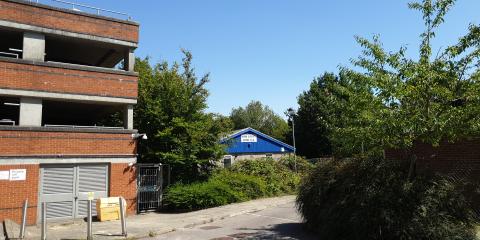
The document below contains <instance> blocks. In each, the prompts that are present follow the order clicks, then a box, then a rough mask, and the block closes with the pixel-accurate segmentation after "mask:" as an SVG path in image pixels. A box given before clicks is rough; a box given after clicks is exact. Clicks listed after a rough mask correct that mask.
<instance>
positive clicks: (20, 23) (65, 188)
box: [0, 0, 139, 224]
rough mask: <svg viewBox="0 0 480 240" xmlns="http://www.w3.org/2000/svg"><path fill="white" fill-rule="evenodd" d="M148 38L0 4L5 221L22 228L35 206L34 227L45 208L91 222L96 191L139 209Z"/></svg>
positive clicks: (121, 24) (128, 28)
mask: <svg viewBox="0 0 480 240" xmlns="http://www.w3.org/2000/svg"><path fill="white" fill-rule="evenodd" d="M138 35H139V25H138V24H137V23H135V22H133V21H131V20H121V19H117V18H112V17H106V16H101V15H98V14H96V13H91V14H90V13H85V12H84V11H83V12H82V11H77V10H68V9H64V8H58V7H53V6H50V5H44V4H41V3H37V2H36V1H33V2H31V1H21V0H0V222H1V221H3V220H5V219H12V220H14V221H16V222H20V221H21V216H22V205H23V202H24V201H25V200H26V199H28V202H29V208H28V214H27V222H28V224H36V223H38V222H39V221H40V219H39V218H40V217H39V216H40V214H39V213H40V206H41V204H42V203H43V202H46V203H47V209H48V211H47V218H48V219H49V220H65V219H75V218H81V217H84V216H85V215H86V203H87V201H86V200H87V193H89V192H94V196H95V198H100V197H107V196H123V197H124V198H125V199H126V200H127V203H128V212H129V213H133V212H135V209H136V206H135V202H136V175H135V167H134V165H133V163H135V162H136V141H137V140H136V139H135V138H136V136H138V134H137V131H136V130H134V129H133V105H134V104H136V102H137V87H138V86H137V82H138V74H137V73H135V72H134V70H133V67H134V54H133V52H134V49H135V48H137V45H138ZM112 116H123V122H122V121H118V120H117V121H114V120H115V119H118V117H117V118H115V117H112ZM120 119H122V118H120Z"/></svg>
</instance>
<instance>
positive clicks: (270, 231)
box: [229, 223, 317, 240]
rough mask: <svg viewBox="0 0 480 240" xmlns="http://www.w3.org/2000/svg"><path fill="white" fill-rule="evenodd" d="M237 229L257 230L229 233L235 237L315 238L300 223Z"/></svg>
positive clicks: (290, 239)
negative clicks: (264, 227) (241, 234)
mask: <svg viewBox="0 0 480 240" xmlns="http://www.w3.org/2000/svg"><path fill="white" fill-rule="evenodd" d="M239 230H246V231H258V232H254V233H249V234H245V235H244V236H240V234H239V235H237V234H233V235H229V237H234V238H237V239H280V240H283V239H286V240H293V239H296V240H315V239H317V238H316V237H315V236H314V235H313V234H309V233H307V232H305V230H304V229H303V224H302V223H282V224H277V225H274V226H272V227H271V228H266V229H255V228H241V229H239Z"/></svg>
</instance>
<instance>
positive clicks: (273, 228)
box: [148, 202, 315, 240]
mask: <svg viewBox="0 0 480 240" xmlns="http://www.w3.org/2000/svg"><path fill="white" fill-rule="evenodd" d="M166 239H168V240H203V239H204V240H236V239H245V240H246V239H289V240H293V239H298V240H310V239H311V240H314V239H315V237H314V236H312V235H308V234H307V233H305V232H304V231H303V229H302V225H301V219H300V216H299V215H298V213H297V212H296V210H295V206H294V203H293V202H289V203H285V204H282V205H280V206H276V207H272V208H268V209H265V210H261V211H258V212H251V213H244V214H241V215H239V216H235V217H233V218H228V219H224V220H220V221H216V222H213V223H208V224H203V225H198V226H194V227H189V228H180V229H177V230H176V231H174V232H171V233H167V234H163V235H159V236H157V237H153V238H149V239H148V240H166Z"/></svg>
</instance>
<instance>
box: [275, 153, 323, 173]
mask: <svg viewBox="0 0 480 240" xmlns="http://www.w3.org/2000/svg"><path fill="white" fill-rule="evenodd" d="M279 163H280V164H282V165H285V166H286V167H288V168H289V169H290V170H292V171H294V170H295V165H296V167H297V172H298V173H300V174H305V173H308V172H310V171H311V170H312V169H313V167H314V166H315V165H314V164H312V163H311V162H309V161H307V160H306V159H305V158H304V157H301V156H296V157H294V156H292V155H288V156H284V157H282V158H280V160H279Z"/></svg>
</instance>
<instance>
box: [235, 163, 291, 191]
mask: <svg viewBox="0 0 480 240" xmlns="http://www.w3.org/2000/svg"><path fill="white" fill-rule="evenodd" d="M231 171H233V172H238V173H243V174H247V175H253V176H258V177H261V178H262V179H263V180H264V181H265V182H266V184H267V191H268V194H269V195H270V196H276V195H279V194H292V193H295V192H296V189H297V187H298V184H299V183H300V177H299V176H298V174H296V173H295V172H293V171H292V170H291V169H290V168H289V167H288V166H286V165H284V164H282V163H281V162H279V161H275V160H273V159H272V158H262V159H252V160H243V161H238V162H236V163H235V164H234V165H233V166H232V168H231Z"/></svg>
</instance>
